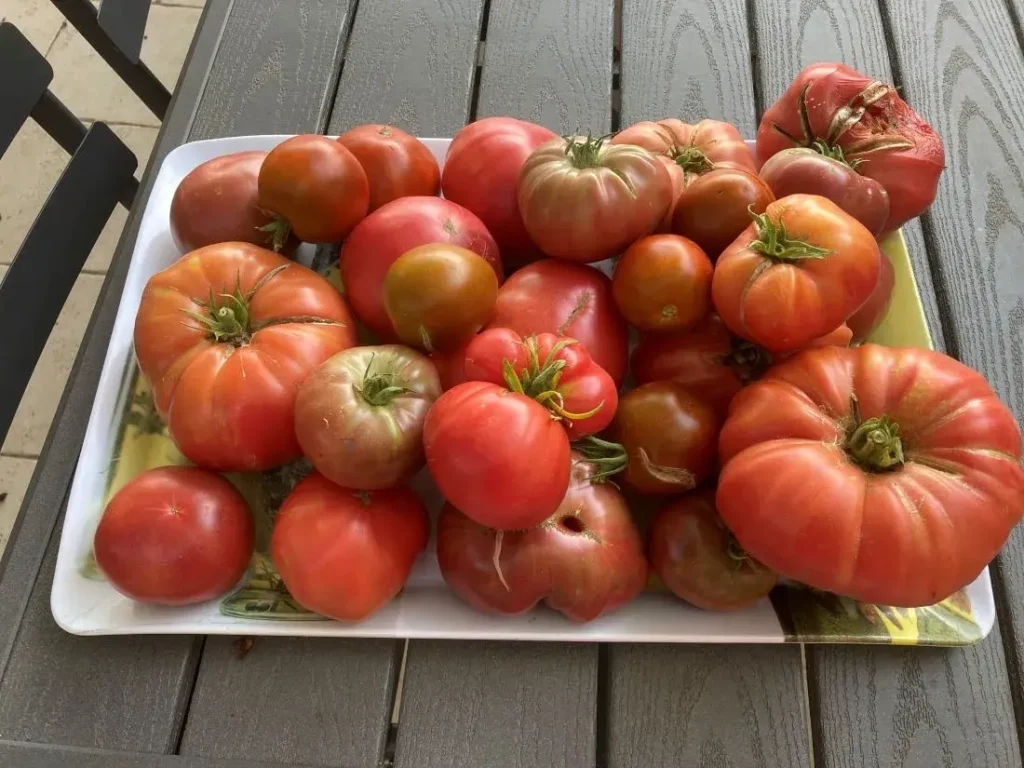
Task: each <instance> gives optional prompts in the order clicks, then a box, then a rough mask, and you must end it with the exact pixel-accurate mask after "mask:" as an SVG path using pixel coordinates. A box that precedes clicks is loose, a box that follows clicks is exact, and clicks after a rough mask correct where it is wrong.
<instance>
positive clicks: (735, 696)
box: [0, 0, 1024, 768]
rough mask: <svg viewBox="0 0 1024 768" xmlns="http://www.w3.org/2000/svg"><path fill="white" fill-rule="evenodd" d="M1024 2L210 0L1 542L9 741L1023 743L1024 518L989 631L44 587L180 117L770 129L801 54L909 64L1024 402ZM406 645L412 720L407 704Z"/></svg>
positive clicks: (359, 763) (158, 748)
mask: <svg viewBox="0 0 1024 768" xmlns="http://www.w3.org/2000/svg"><path fill="white" fill-rule="evenodd" d="M1022 15H1024V0H957V1H956V2H953V1H952V0H945V1H943V0H836V1H835V2H830V1H829V0H208V2H207V6H206V10H205V12H204V15H203V20H202V23H201V25H200V27H199V30H198V33H197V36H196V39H195V41H194V43H193V46H192V50H191V53H190V55H189V60H188V64H187V67H186V69H185V70H184V72H183V74H182V77H181V80H180V82H179V84H178V88H177V91H176V94H175V98H174V102H173V105H172V108H171V111H170V112H169V114H168V117H167V119H166V121H165V123H164V125H163V129H162V131H161V134H160V138H159V140H158V142H157V147H156V150H155V151H154V153H153V158H152V160H151V161H150V168H149V169H148V170H147V172H146V175H145V178H144V180H143V187H142V194H140V196H139V198H138V199H137V201H136V206H135V210H134V211H133V212H132V215H131V217H130V218H129V223H128V226H127V228H126V231H125V233H124V235H123V236H122V238H121V242H120V244H119V246H118V249H117V254H116V256H115V259H114V262H113V264H112V266H111V268H110V271H109V273H108V276H107V279H106V282H105V285H104V288H103V293H102V295H101V299H100V301H99V303H98V304H97V308H96V311H95V314H94V316H93V318H92V321H91V323H90V327H89V330H88V333H87V336H86V341H85V343H84V344H83V347H82V351H81V353H80V354H79V357H78V360H77V361H76V364H75V367H74V371H73V373H72V377H71V380H70V381H69V385H68V388H67V390H66V392H65V394H64V397H63V400H62V402H61V405H60V408H59V411H58V416H57V418H56V420H55V422H54V426H53V428H52V430H51V432H50V435H49V437H48V439H47V443H46V447H45V449H44V454H43V457H42V459H41V461H40V462H39V465H38V469H37V472H36V475H35V477H34V479H33V482H32V486H31V488H30V489H29V493H28V495H27V498H26V502H25V506H24V507H23V510H22V514H21V516H20V518H19V522H18V529H17V530H16V532H15V534H14V536H13V538H12V541H11V543H10V544H9V547H8V549H7V552H6V554H5V556H4V560H3V564H2V565H0V766H19V767H25V768H43V767H44V766H45V767H46V768H54V767H56V766H60V768H68V767H69V766H85V767H86V768H129V767H131V768H142V767H146V768H184V767H185V766H189V767H190V768H227V767H228V766H233V767H236V768H240V767H241V766H247V767H250V766H291V765H309V766H347V767H352V768H355V767H362V768H369V767H372V766H380V765H384V764H387V763H388V762H389V761H393V763H394V765H396V766H400V767H402V768H404V767H406V766H408V767H410V768H411V767H412V766H417V767H426V766H443V767H445V768H448V767H452V768H460V767H462V766H465V767H466V768H469V767H470V766H472V767H473V768H491V767H492V766H493V767H499V766H500V767H503V766H522V767H523V768H527V767H533V766H536V767H537V768H541V767H543V768H548V767H552V768H554V767H558V766H574V767H575V766H602V767H603V766H608V767H609V768H627V767H629V768H634V767H635V768H650V767H651V766H670V765H671V766H702V767H704V766H706V767H707V768H717V767H719V766H736V767H739V768H743V767H745V766H757V767H758V768H763V767H768V766H783V767H785V768H805V767H806V768H809V767H810V766H819V768H820V767H821V766H829V767H831V766H836V767H837V768H838V767H843V768H859V767H860V766H922V767H923V768H933V767H935V766H949V767H950V768H967V767H968V766H1019V765H1021V751H1020V743H1019V734H1020V732H1021V731H1020V729H1021V725H1022V724H1024V720H1022V719H1024V689H1022V685H1021V663H1022V654H1024V532H1022V531H1018V532H1017V533H1016V535H1015V536H1014V537H1013V539H1012V541H1011V543H1010V544H1009V546H1008V547H1007V549H1006V551H1005V552H1004V553H1003V554H1002V555H1001V556H1000V557H999V559H998V560H997V562H996V563H995V566H994V568H993V578H994V584H995V590H996V599H997V606H998V622H997V626H996V628H995V630H994V631H993V632H992V634H991V635H990V636H989V637H988V639H986V640H985V641H984V642H982V643H980V644H978V645H976V646H974V647H971V648H967V649H959V650H940V649H926V648H909V649H907V648H897V647H879V646H875V647H856V646H847V647H840V646H806V647H803V646H800V645H795V644H790V645H782V646H756V647H755V646H666V645H628V644H622V645H570V644H517V643H491V642H474V643H469V642H434V641H419V640H416V641H411V642H409V643H408V645H407V647H406V644H405V643H404V642H402V641H397V642H396V641H393V640H318V639H317V640H315V639H288V638H258V639H256V641H255V643H254V645H253V647H252V649H251V651H250V652H249V653H248V654H244V655H243V654H241V653H239V652H238V650H237V647H236V644H235V641H233V640H232V639H231V638H223V637H210V638H203V637H184V636H168V637H118V638H78V637H72V636H70V635H67V634H65V633H63V632H62V631H61V630H60V629H59V628H58V627H57V626H56V625H55V624H54V622H53V619H52V618H51V616H50V610H49V593H50V585H51V581H52V577H53V569H54V560H55V557H56V548H57V544H58V542H59V538H60V523H61V520H62V510H63V504H64V499H65V495H66V492H67V489H68V486H69V483H70V480H71V477H72V474H73V472H74V468H75V463H76V461H77V458H78V453H79V450H80V447H81V442H82V436H83V433H84V430H85V425H86V420H87V418H88V413H89V407H90V405H91V402H92V398H93V394H94V392H95V388H96V385H97V381H98V378H99V372H100V367H101V365H102V361H103V356H104V352H105V350H106V346H107V340H108V338H109V335H110V331H111V327H112V324H113V320H114V314H115V310H116V306H117V300H118V296H119V293H120V287H121V285H122V283H123V281H124V277H125V273H126V270H127V267H128V262H129V260H130V258H131V251H132V246H133V243H134V238H135V232H136V229H137V226H138V220H139V213H140V211H141V209H142V207H143V206H144V204H145V201H146V198H147V195H148V190H149V186H150V183H151V181H152V178H153V169H155V168H156V167H157V166H158V165H159V163H160V162H161V160H162V159H163V157H164V156H165V155H166V154H167V152H168V151H169V150H171V149H172V148H174V147H175V146H177V145H179V144H181V143H182V142H185V141H193V140H197V139H208V138H213V137H219V136H231V135H238V134H255V133H301V132H317V131H319V132H324V133H338V132H341V131H344V130H346V129H347V128H349V127H351V126H354V125H357V124H360V123H366V122H390V123H394V124H396V125H399V126H401V127H402V128H404V129H406V130H408V131H410V132H412V133H414V134H417V135H420V136H451V135H452V134H453V133H454V132H455V131H457V130H458V129H459V128H460V127H461V126H462V125H464V124H465V123H466V122H468V121H470V120H472V119H474V118H477V117H484V116H488V115H499V114H508V115H514V116H518V117H522V118H526V119H529V120H534V121H536V122H539V123H543V124H544V125H547V126H548V127H550V128H552V129H555V130H558V131H562V132H565V131H570V130H574V129H576V128H577V127H582V128H583V129H589V130H591V131H593V132H595V133H602V132H607V131H610V130H613V129H615V128H618V127H620V126H625V125H628V124H630V123H632V122H634V121H636V120H639V119H643V118H660V117H664V116H681V117H683V118H684V119H697V118H700V117H704V116H708V117H715V118H721V119H725V120H729V121H731V122H733V123H735V124H737V125H738V126H739V128H740V130H741V131H742V132H743V133H744V134H745V135H747V136H753V134H754V131H755V128H756V125H757V120H758V117H759V115H760V114H761V112H762V111H763V110H764V109H765V107H766V106H767V105H768V104H770V103H771V102H772V101H773V100H774V99H775V98H776V97H777V96H778V94H779V93H781V91H782V89H783V88H784V87H785V86H786V85H787V84H788V82H789V80H790V79H791V78H792V76H793V75H794V74H795V73H796V72H797V71H798V70H799V69H800V68H801V67H802V66H803V65H805V64H807V63H810V62H812V61H816V60H828V59H832V60H840V61H844V62H847V63H849V64H851V65H853V66H855V67H858V68H860V69H863V70H865V71H867V72H868V73H870V74H872V75H875V76H877V77H880V78H884V79H890V80H891V81H893V82H895V83H896V84H897V85H899V87H900V88H901V92H902V93H903V95H904V96H905V98H907V99H908V100H909V101H910V102H911V103H912V104H913V105H914V106H915V107H916V108H917V109H918V110H919V111H921V112H922V113H923V114H924V115H925V116H926V117H927V118H928V119H929V120H930V121H931V122H932V124H933V125H934V126H935V127H936V128H937V129H938V130H939V132H940V133H941V134H942V136H943V138H944V139H945V143H946V150H947V164H948V167H947V169H946V172H945V174H944V176H943V180H942V184H941V187H940V192H939V197H938V199H937V201H936V203H935V205H934V206H933V208H932V209H931V211H930V212H929V213H928V214H927V215H926V216H925V217H924V218H923V220H921V221H920V222H915V223H913V224H911V225H910V226H908V227H907V228H906V230H905V234H906V235H907V239H908V244H909V247H910V250H911V255H912V258H913V261H914V265H915V269H916V272H917V280H918V285H919V288H920V291H921V294H922V298H923V300H924V303H925V306H926V309H927V312H928V317H929V322H930V325H931V330H932V335H933V337H934V338H935V340H936V343H937V344H938V345H939V346H942V347H944V348H945V349H946V350H948V351H949V352H950V353H952V354H954V355H956V356H958V357H959V358H960V359H962V360H964V361H965V362H967V363H968V364H970V365H972V366H974V367H976V368H978V369H980V370H981V371H983V372H984V373H985V374H986V375H987V376H988V378H989V380H990V381H991V382H992V384H993V385H994V386H995V388H996V389H997V390H998V391H999V393H1000V395H1001V396H1002V397H1003V399H1004V400H1005V401H1006V402H1007V403H1008V404H1009V405H1010V406H1011V408H1013V410H1014V412H1015V413H1016V414H1017V415H1018V417H1019V416H1021V415H1022V414H1024V339H1022V333H1024V248H1022V240H1024V55H1022V47H1021V35H1022V32H1021V17H1022ZM403 655H405V657H406V672H405V676H404V681H403V685H402V691H401V706H400V708H399V709H400V712H399V719H398V721H397V724H393V723H392V709H393V705H394V701H395V697H396V695H397V689H398V670H399V668H400V666H401V663H402V659H403Z"/></svg>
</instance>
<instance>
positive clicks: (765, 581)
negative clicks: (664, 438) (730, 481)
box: [648, 491, 779, 611]
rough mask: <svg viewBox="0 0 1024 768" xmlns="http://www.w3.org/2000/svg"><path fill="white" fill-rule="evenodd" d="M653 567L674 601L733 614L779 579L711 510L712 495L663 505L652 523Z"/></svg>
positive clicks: (690, 496)
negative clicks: (747, 550)
mask: <svg viewBox="0 0 1024 768" xmlns="http://www.w3.org/2000/svg"><path fill="white" fill-rule="evenodd" d="M650 537H651V538H650V546H649V549H648V551H649V553H650V558H651V569H652V570H653V571H654V572H655V573H657V574H658V576H660V577H661V580H662V581H663V582H665V586H667V587H668V588H669V589H670V590H672V592H673V594H675V595H676V597H680V598H682V599H683V600H685V601H686V602H688V603H690V604H691V605H695V606H697V607H698V608H704V609H705V610H709V611H737V610H740V609H742V608H747V607H749V606H751V605H753V604H754V603H756V602H757V601H758V600H760V599H761V598H763V597H765V596H767V594H768V593H769V592H771V591H772V588H773V587H774V586H775V585H776V583H778V580H779V576H778V574H777V573H775V572H774V571H772V570H771V569H769V568H766V567H765V566H763V565H761V563H759V562H757V561H756V560H754V559H753V558H752V557H750V556H749V555H748V554H746V553H745V552H744V551H743V550H742V549H740V547H739V545H738V544H737V543H736V541H735V540H734V539H733V537H732V534H730V533H729V529H728V528H726V527H725V523H723V522H722V519H721V518H720V517H719V516H718V512H717V510H716V509H715V492H714V491H694V492H693V493H688V494H686V495H684V496H681V497H680V498H678V499H673V500H672V501H669V502H666V504H665V505H664V506H663V507H662V508H661V509H660V510H658V514H657V516H656V517H655V518H654V523H653V524H652V525H651V533H650Z"/></svg>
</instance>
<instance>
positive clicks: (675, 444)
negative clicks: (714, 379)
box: [609, 381, 720, 495]
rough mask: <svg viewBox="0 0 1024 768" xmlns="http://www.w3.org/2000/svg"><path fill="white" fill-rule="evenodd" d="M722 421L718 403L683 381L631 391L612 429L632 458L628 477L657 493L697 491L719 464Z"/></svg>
mask: <svg viewBox="0 0 1024 768" xmlns="http://www.w3.org/2000/svg"><path fill="white" fill-rule="evenodd" d="M719 425H720V420H719V417H718V415H717V414H716V413H715V410H714V408H712V406H711V405H710V404H709V403H706V402H704V401H703V400H700V399H699V398H698V397H696V396H695V395H694V394H692V393H691V392H690V391H689V390H687V389H686V387H684V386H683V385H682V384H679V383H677V382H674V381H654V382H651V383H649V384H644V385H642V386H639V387H637V388H636V389H633V390H631V391H629V392H627V393H626V394H624V395H623V396H622V397H621V398H619V407H618V410H617V411H616V412H615V419H614V421H612V424H611V428H610V429H609V434H610V435H611V438H612V439H613V440H615V441H616V442H619V443H621V444H622V445H623V446H624V447H625V449H626V454H627V456H628V457H629V464H628V465H627V466H626V469H625V472H624V473H623V475H622V479H623V481H624V482H625V484H626V485H627V486H629V487H630V488H633V489H634V490H636V491H638V492H640V493H648V494H654V495H668V494H673V493H680V492H682V491H691V490H693V489H694V488H696V487H697V486H698V485H700V484H701V483H702V482H704V480H706V479H707V478H708V477H709V476H710V475H711V473H712V472H713V471H714V469H715V465H716V455H715V449H716V441H717V439H718V428H719Z"/></svg>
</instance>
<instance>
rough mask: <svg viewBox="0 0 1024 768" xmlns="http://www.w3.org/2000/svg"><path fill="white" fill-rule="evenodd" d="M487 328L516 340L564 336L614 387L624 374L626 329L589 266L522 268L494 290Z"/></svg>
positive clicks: (607, 283) (603, 282) (606, 283)
mask: <svg viewBox="0 0 1024 768" xmlns="http://www.w3.org/2000/svg"><path fill="white" fill-rule="evenodd" d="M489 327H491V328H511V329H512V330H513V331H515V332H516V333H518V334H520V335H521V336H529V335H531V334H536V333H554V334H556V335H558V336H569V337H570V338H573V339H576V340H577V341H579V342H580V343H581V344H583V346H585V347H586V348H587V351H588V352H590V354H591V356H593V358H594V360H595V362H597V364H598V365H600V366H601V367H602V368H604V369H605V370H606V371H607V372H608V375H609V376H611V377H612V379H613V380H614V381H615V384H616V385H620V384H622V379H623V378H624V377H625V375H626V368H627V366H628V365H629V329H628V328H627V327H626V322H625V321H624V320H623V319H622V316H621V315H620V314H619V310H618V309H617V308H616V306H615V299H614V298H613V296H612V285H611V280H609V279H608V277H607V275H605V274H604V273H603V272H599V271H598V270H596V269H593V268H591V267H586V266H583V265H581V264H568V263H566V262H562V261H555V260H553V259H545V260H544V261H538V262H537V263H535V264H529V265H527V266H525V267H523V268H522V269H520V270H519V271H518V272H516V273H514V274H513V275H512V276H511V277H510V278H509V279H508V281H507V282H506V283H505V284H504V285H503V286H502V287H501V289H500V290H499V291H498V301H497V303H496V304H495V307H494V320H492V321H491V324H490V326H489Z"/></svg>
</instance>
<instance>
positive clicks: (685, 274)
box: [612, 235, 714, 331]
mask: <svg viewBox="0 0 1024 768" xmlns="http://www.w3.org/2000/svg"><path fill="white" fill-rule="evenodd" d="M713 269H714V267H712V266H711V260H710V259H708V257H707V255H706V254H705V253H704V251H702V250H701V249H700V246H699V245H697V244H696V243H695V242H693V241H692V240H688V239H686V238H685V237H680V236H679V235H649V236H648V237H644V238H641V239H640V240H637V241H636V242H635V243H633V245H631V246H629V248H628V249H627V250H626V252H625V253H624V254H623V255H622V258H621V259H619V263H618V264H617V265H616V266H615V274H614V276H613V277H612V293H613V295H614V296H615V303H616V304H617V305H618V307H619V311H620V312H622V316H623V317H625V318H626V320H627V321H629V323H630V324H632V325H634V326H636V327H637V328H639V329H640V330H642V331H672V330H686V329H688V328H692V327H693V326H695V325H696V324H697V323H698V322H700V321H701V320H702V319H703V318H704V316H705V315H707V314H708V312H709V311H710V309H711V272H712V271H713Z"/></svg>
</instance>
